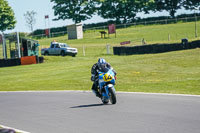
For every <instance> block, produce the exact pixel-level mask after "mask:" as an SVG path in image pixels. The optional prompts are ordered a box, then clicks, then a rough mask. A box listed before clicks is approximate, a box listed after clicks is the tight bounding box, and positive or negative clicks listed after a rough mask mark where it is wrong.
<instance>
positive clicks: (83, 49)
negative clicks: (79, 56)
mask: <svg viewBox="0 0 200 133" xmlns="http://www.w3.org/2000/svg"><path fill="white" fill-rule="evenodd" d="M83 56H85V46H84V45H83Z"/></svg>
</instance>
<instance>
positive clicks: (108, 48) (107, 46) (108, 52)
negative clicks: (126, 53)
mask: <svg viewBox="0 0 200 133" xmlns="http://www.w3.org/2000/svg"><path fill="white" fill-rule="evenodd" d="M106 49H107V54H110V45H109V44H107V45H106Z"/></svg>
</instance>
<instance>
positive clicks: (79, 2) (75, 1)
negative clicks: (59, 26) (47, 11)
mask: <svg viewBox="0 0 200 133" xmlns="http://www.w3.org/2000/svg"><path fill="white" fill-rule="evenodd" d="M51 2H54V3H55V5H54V6H53V9H54V15H55V16H57V18H55V19H54V20H60V19H62V20H66V19H72V21H74V22H75V23H80V22H81V21H84V20H87V19H90V18H91V17H92V15H93V14H94V12H95V10H96V8H95V3H96V0H51Z"/></svg>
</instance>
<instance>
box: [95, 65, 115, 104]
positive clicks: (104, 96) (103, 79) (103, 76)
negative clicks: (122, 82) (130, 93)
mask: <svg viewBox="0 0 200 133" xmlns="http://www.w3.org/2000/svg"><path fill="white" fill-rule="evenodd" d="M98 74H99V75H98V76H99V93H100V95H101V100H102V102H103V103H104V104H108V102H109V101H110V102H111V103H112V104H116V102H117V99H116V93H115V92H116V91H115V87H114V85H115V80H116V76H115V74H114V72H113V71H112V69H108V68H107V69H104V70H103V72H98Z"/></svg>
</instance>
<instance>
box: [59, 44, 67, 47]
mask: <svg viewBox="0 0 200 133" xmlns="http://www.w3.org/2000/svg"><path fill="white" fill-rule="evenodd" d="M60 47H61V48H65V47H69V45H67V44H60Z"/></svg>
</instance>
